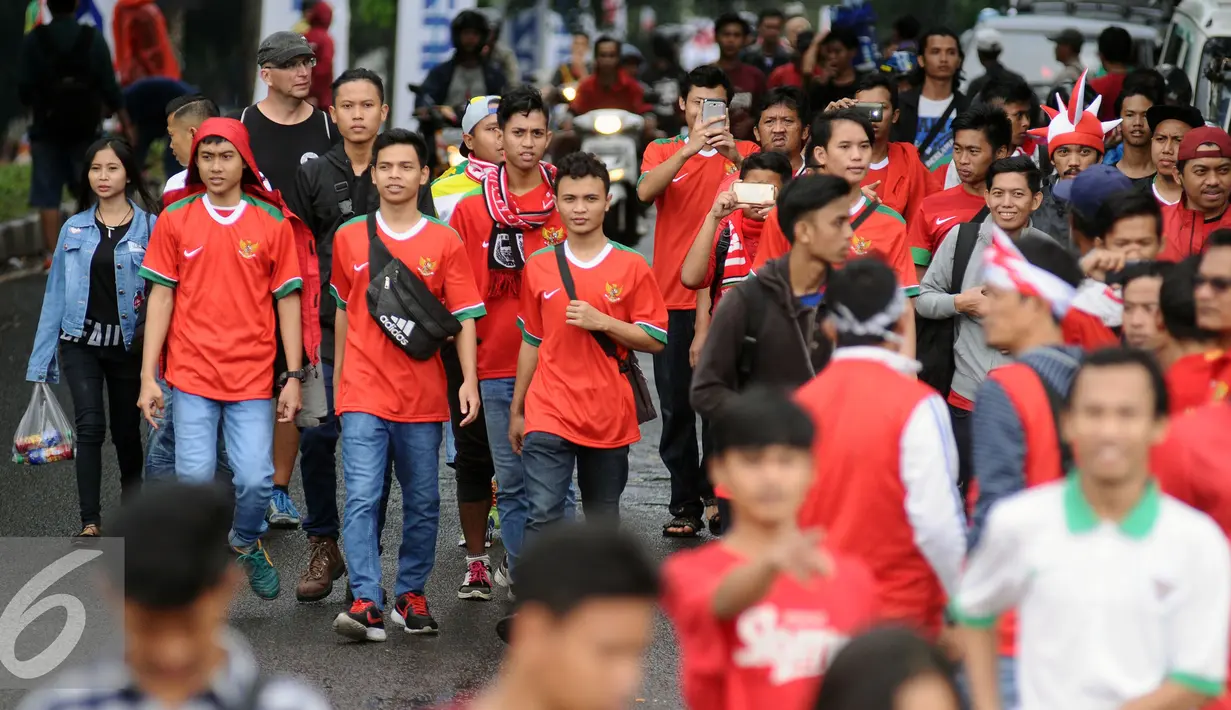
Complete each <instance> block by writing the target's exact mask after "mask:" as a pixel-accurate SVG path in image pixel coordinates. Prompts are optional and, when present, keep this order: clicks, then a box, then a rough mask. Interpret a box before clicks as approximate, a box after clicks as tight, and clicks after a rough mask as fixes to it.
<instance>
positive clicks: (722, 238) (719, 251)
mask: <svg viewBox="0 0 1231 710" xmlns="http://www.w3.org/2000/svg"><path fill="white" fill-rule="evenodd" d="M729 251H731V223H730V222H727V226H725V227H723V228H722V232H721V233H719V235H718V244H717V245H715V246H714V276H713V278H711V279H710V313H713V312H714V304H715V303H717V302H718V294H719V293H721V292H722V280H723V278H724V277H725V276H726V266H727V253H728V252H729Z"/></svg>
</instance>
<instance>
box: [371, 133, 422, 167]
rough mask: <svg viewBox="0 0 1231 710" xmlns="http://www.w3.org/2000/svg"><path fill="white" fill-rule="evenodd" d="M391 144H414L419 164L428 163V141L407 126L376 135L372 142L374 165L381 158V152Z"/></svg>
mask: <svg viewBox="0 0 1231 710" xmlns="http://www.w3.org/2000/svg"><path fill="white" fill-rule="evenodd" d="M391 145H408V146H412V147H413V148H414V149H415V152H416V153H418V154H419V165H420V166H425V165H427V142H426V141H425V140H423V136H421V135H419V134H418V133H415V132H414V131H408V130H406V129H405V128H390V129H389V130H387V131H384V132H382V133H381V134H380V135H378V136H376V141H375V142H374V143H373V144H372V164H373V165H375V164H376V161H377V159H378V158H380V152H381V151H382V150H384V149H385V148H388V147H389V146H391Z"/></svg>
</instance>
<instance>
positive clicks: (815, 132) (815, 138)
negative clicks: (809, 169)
mask: <svg viewBox="0 0 1231 710" xmlns="http://www.w3.org/2000/svg"><path fill="white" fill-rule="evenodd" d="M836 121H850V122H851V123H855V124H858V125H859V127H860V128H862V129H863V131H864V133H866V134H868V140H869V141H870V142H873V143H875V142H876V128H875V127H874V126H873V125H872V122H871V121H869V120H868V117H867V115H866V114H864V113H863V112H862V111H857V110H855V109H853V108H840V109H837V110H836V111H826V112H825V113H822V114H821V115H819V116H817V117H816V120H815V121H814V122H813V123H812V139H811V140H810V141H809V142H808V154H807V159H808V160H809V161H811V160H812V153H813V152H814V151H815V150H816V149H817V148H828V147H829V140H830V139H831V138H833V124H834V123H835V122H836Z"/></svg>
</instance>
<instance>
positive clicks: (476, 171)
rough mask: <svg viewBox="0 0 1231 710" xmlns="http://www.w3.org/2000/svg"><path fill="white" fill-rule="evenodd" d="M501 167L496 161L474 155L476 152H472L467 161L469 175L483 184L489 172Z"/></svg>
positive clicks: (467, 174)
mask: <svg viewBox="0 0 1231 710" xmlns="http://www.w3.org/2000/svg"><path fill="white" fill-rule="evenodd" d="M499 167H500V166H499V165H497V164H495V163H489V162H487V161H486V160H480V159H479V158H476V157H475V156H474V153H471V154H470V157H469V158H468V159H467V162H466V171H465V172H466V176H467V177H469V178H470V179H471V180H474V181H475V182H477V183H479V184H480V185H481V184H483V181H484V180H486V179H487V175H488V173H494V172H496V170H497V169H498V168H499Z"/></svg>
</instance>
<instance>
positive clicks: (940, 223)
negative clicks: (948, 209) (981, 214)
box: [936, 217, 957, 227]
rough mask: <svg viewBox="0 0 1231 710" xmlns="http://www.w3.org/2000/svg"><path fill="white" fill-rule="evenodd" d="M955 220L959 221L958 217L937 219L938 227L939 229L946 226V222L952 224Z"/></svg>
mask: <svg viewBox="0 0 1231 710" xmlns="http://www.w3.org/2000/svg"><path fill="white" fill-rule="evenodd" d="M955 219H957V217H946V218H945V219H937V220H936V226H937V227H939V226H940V225H942V224H944V223H945V222H952V221H953V220H955Z"/></svg>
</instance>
